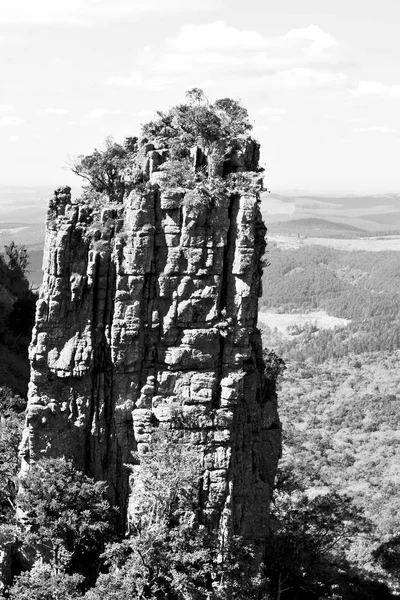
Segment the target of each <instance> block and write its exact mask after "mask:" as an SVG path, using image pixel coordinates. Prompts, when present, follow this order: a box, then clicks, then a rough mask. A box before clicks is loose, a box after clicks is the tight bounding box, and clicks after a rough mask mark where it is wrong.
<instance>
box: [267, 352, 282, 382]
mask: <svg viewBox="0 0 400 600" xmlns="http://www.w3.org/2000/svg"><path fill="white" fill-rule="evenodd" d="M263 360H264V363H265V375H266V376H267V378H268V379H269V380H270V381H271V382H273V383H276V381H277V380H278V378H279V377H280V376H281V375H283V373H284V372H285V370H286V364H285V361H284V360H283V358H282V357H280V356H278V355H277V354H276V352H274V350H269V349H268V348H265V347H264V350H263Z"/></svg>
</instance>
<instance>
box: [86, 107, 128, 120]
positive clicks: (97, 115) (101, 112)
mask: <svg viewBox="0 0 400 600" xmlns="http://www.w3.org/2000/svg"><path fill="white" fill-rule="evenodd" d="M120 114H121V111H120V110H118V109H111V108H94V109H93V110H91V111H90V112H88V113H86V115H85V116H86V117H89V119H101V118H103V117H107V116H109V115H120Z"/></svg>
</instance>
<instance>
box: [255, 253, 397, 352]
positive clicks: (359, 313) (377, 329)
mask: <svg viewBox="0 0 400 600" xmlns="http://www.w3.org/2000/svg"><path fill="white" fill-rule="evenodd" d="M269 258H270V262H271V266H270V268H269V269H268V272H267V273H266V274H265V275H264V277H265V278H266V282H265V285H264V286H263V290H264V292H263V297H262V299H261V302H260V305H261V306H262V307H263V308H266V309H271V308H273V309H275V310H277V311H278V312H281V313H283V312H286V313H290V312H294V311H309V310H316V309H318V310H325V311H327V312H328V314H330V315H333V316H335V317H340V318H345V319H350V320H351V322H350V323H349V324H348V325H347V326H346V327H336V328H335V329H321V330H316V329H315V326H314V325H313V324H312V323H309V325H308V326H307V327H305V328H304V329H303V330H302V331H301V329H297V330H296V329H294V330H293V331H292V332H291V333H292V334H295V335H292V336H291V337H290V338H289V339H287V338H282V339H281V340H279V342H278V343H276V342H275V343H274V344H273V347H274V349H275V350H276V351H277V353H278V354H281V355H283V356H284V358H285V359H289V360H290V359H291V360H298V361H304V360H306V359H311V360H313V361H314V362H316V363H321V362H323V361H324V360H327V359H329V358H339V357H341V356H348V355H350V354H359V353H361V352H372V351H376V350H383V351H393V350H395V349H396V348H400V277H399V273H398V253H396V252H347V251H343V250H333V249H331V248H325V247H322V246H305V247H301V248H299V249H297V250H284V251H283V250H279V249H276V248H271V249H270V253H269ZM268 343H269V345H271V341H269V342H268Z"/></svg>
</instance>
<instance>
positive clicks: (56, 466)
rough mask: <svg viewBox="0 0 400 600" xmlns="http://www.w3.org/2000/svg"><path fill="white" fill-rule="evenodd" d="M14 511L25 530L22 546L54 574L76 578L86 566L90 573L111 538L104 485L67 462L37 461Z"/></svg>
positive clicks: (109, 509) (27, 477) (110, 521)
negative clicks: (66, 571) (30, 547)
mask: <svg viewBox="0 0 400 600" xmlns="http://www.w3.org/2000/svg"><path fill="white" fill-rule="evenodd" d="M18 507H19V509H20V511H21V512H22V513H23V515H24V522H25V524H26V525H28V526H29V531H28V532H27V533H26V536H25V542H26V543H29V544H31V545H33V546H34V547H35V548H36V549H37V551H38V552H39V554H41V555H42V556H43V557H44V558H45V560H46V562H49V563H51V564H52V565H54V567H55V569H56V572H57V571H58V570H59V569H60V568H61V567H62V568H68V569H69V568H72V569H74V570H76V571H78V572H81V573H86V572H87V567H88V565H89V566H91V568H92V569H94V568H95V566H96V563H98V559H99V555H100V553H101V552H102V550H103V549H104V545H105V543H106V541H107V539H110V537H111V535H112V520H113V514H114V513H113V510H112V509H111V507H110V504H109V502H108V500H107V499H106V484H105V483H104V482H101V481H98V482H95V481H94V480H93V479H91V478H90V477H87V476H86V475H84V474H83V473H81V472H80V471H77V470H76V469H75V468H74V466H73V464H72V462H71V461H67V460H63V459H46V460H42V461H40V463H37V464H35V465H33V466H32V467H31V468H30V470H29V472H28V474H27V476H26V477H25V478H24V480H23V482H22V489H21V491H20V494H19V496H18Z"/></svg>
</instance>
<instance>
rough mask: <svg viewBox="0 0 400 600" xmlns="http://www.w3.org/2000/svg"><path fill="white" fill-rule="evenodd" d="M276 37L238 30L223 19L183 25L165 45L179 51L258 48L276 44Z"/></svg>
mask: <svg viewBox="0 0 400 600" xmlns="http://www.w3.org/2000/svg"><path fill="white" fill-rule="evenodd" d="M277 43H278V38H271V39H268V38H265V37H263V36H262V35H261V34H260V33H258V32H257V31H252V30H240V29H237V28H236V27H231V26H230V25H226V23H224V21H215V22H213V23H203V24H201V25H191V24H187V25H183V27H182V28H181V30H180V32H179V34H178V36H177V37H176V38H174V39H170V40H168V42H167V47H168V48H169V49H172V50H177V51H179V52H188V51H189V52H192V53H193V52H196V51H204V50H210V49H212V50H260V49H264V48H266V47H267V46H271V45H274V44H275V45H276V44H277Z"/></svg>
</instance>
